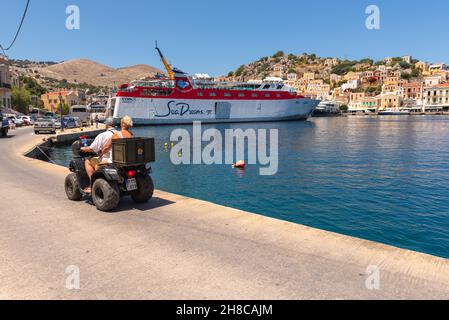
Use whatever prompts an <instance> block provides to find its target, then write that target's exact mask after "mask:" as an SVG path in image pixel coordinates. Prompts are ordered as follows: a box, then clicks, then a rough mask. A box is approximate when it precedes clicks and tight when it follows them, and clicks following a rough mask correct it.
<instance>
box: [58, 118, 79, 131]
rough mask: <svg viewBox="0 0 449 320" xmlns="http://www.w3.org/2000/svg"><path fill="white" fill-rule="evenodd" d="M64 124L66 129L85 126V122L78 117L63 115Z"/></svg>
mask: <svg viewBox="0 0 449 320" xmlns="http://www.w3.org/2000/svg"><path fill="white" fill-rule="evenodd" d="M62 124H63V126H64V128H65V129H73V128H80V127H82V126H83V123H82V122H81V120H80V118H78V117H67V116H66V117H63V118H62Z"/></svg>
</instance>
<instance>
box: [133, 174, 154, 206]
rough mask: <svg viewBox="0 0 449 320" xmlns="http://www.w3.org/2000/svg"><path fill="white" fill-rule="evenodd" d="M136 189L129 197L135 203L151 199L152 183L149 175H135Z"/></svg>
mask: <svg viewBox="0 0 449 320" xmlns="http://www.w3.org/2000/svg"><path fill="white" fill-rule="evenodd" d="M136 179H137V186H138V187H139V189H138V190H136V191H133V192H131V198H132V199H133V200H134V201H135V202H137V203H145V202H148V201H150V200H151V198H152V197H153V193H154V183H153V179H151V177H150V176H145V177H136Z"/></svg>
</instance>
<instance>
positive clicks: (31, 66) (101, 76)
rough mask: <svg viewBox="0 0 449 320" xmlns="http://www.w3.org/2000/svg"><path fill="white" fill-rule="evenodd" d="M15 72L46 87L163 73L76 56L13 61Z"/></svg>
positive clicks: (116, 81)
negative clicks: (52, 60)
mask: <svg viewBox="0 0 449 320" xmlns="http://www.w3.org/2000/svg"><path fill="white" fill-rule="evenodd" d="M13 68H14V71H15V72H16V73H18V74H20V75H21V76H26V77H32V78H34V79H36V80H37V81H38V82H39V83H40V84H42V85H43V86H48V87H51V86H52V85H53V84H54V83H57V82H61V81H62V82H64V83H66V82H67V83H70V84H88V85H91V86H95V87H113V86H114V84H115V85H117V84H122V83H126V82H129V81H131V80H135V79H139V78H142V77H147V76H151V75H155V74H156V73H162V71H161V70H159V69H157V68H154V67H151V66H148V65H144V64H139V65H134V66H128V67H123V68H112V67H109V66H106V65H103V64H100V63H97V62H94V61H91V60H87V59H75V60H70V61H65V62H61V63H41V62H30V61H28V62H24V61H21V62H20V63H19V62H17V63H13Z"/></svg>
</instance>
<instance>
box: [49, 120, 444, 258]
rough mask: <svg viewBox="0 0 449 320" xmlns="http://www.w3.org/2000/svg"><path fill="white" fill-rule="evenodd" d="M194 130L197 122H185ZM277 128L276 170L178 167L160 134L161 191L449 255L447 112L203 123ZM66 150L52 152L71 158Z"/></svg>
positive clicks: (158, 131) (148, 131) (155, 132)
mask: <svg viewBox="0 0 449 320" xmlns="http://www.w3.org/2000/svg"><path fill="white" fill-rule="evenodd" d="M182 127H183V128H186V129H188V130H191V127H188V126H182ZM211 127H214V128H217V129H219V130H221V131H223V130H224V129H227V128H234V129H235V128H242V129H246V128H265V129H279V171H278V174H277V175H275V176H266V177H264V176H260V175H259V167H258V166H249V167H247V169H246V170H245V171H239V170H235V169H233V168H232V167H231V166H229V165H213V166H206V165H185V166H175V165H172V164H171V162H170V159H169V153H168V152H166V151H164V143H166V142H168V141H169V136H170V133H171V132H172V130H174V129H175V128H177V127H171V126H162V127H145V128H137V129H136V130H135V133H136V134H137V135H140V136H151V137H156V144H157V147H156V148H157V162H156V163H155V164H154V166H153V169H154V174H153V177H154V180H155V184H156V187H157V188H158V189H161V190H165V191H169V192H173V193H177V194H182V195H185V196H189V197H194V198H198V199H203V200H208V201H211V202H214V203H218V204H222V205H225V206H230V207H235V208H239V209H242V210H246V211H250V212H254V213H259V214H262V215H267V216H270V217H275V218H279V219H283V220H287V221H291V222H295V223H299V224H303V225H307V226H311V227H316V228H320V229H324V230H329V231H334V232H338V233H342V234H346V235H350V236H355V237H359V238H364V239H368V240H374V241H378V242H382V243H385V244H390V245H394V246H397V247H401V248H406V249H412V250H416V251H420V252H425V253H429V254H433V255H437V256H441V257H446V258H449V232H448V231H449V165H448V164H449V117H443V116H442V117H425V116H423V117H408V116H398V117H348V118H346V117H341V118H314V119H312V120H311V121H309V122H279V123H258V124H232V125H229V124H227V125H225V124H223V125H208V126H206V125H204V126H203V129H207V128H211ZM69 157H70V151H69V149H67V148H66V149H59V150H56V151H55V152H54V154H53V158H54V159H55V161H56V162H58V163H61V164H64V165H67V163H68V160H69Z"/></svg>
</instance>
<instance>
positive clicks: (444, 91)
mask: <svg viewBox="0 0 449 320" xmlns="http://www.w3.org/2000/svg"><path fill="white" fill-rule="evenodd" d="M424 109H425V111H448V110H449V83H443V84H438V85H435V86H432V87H425V88H424Z"/></svg>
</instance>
